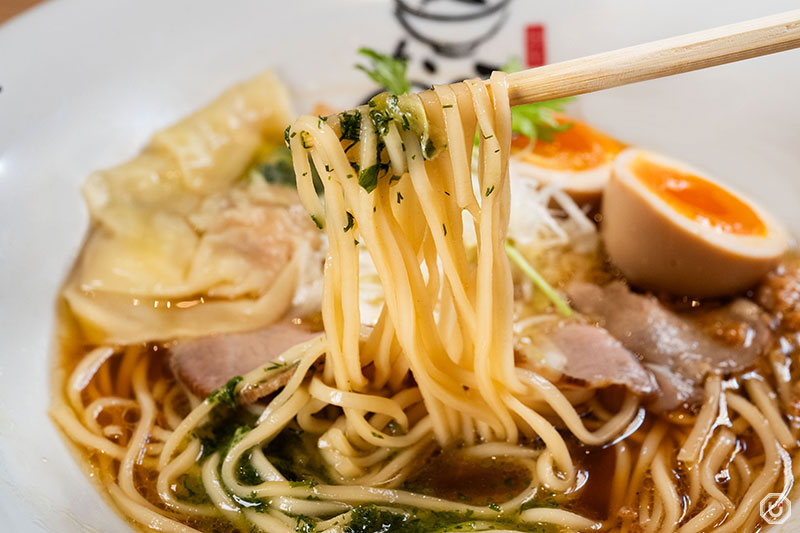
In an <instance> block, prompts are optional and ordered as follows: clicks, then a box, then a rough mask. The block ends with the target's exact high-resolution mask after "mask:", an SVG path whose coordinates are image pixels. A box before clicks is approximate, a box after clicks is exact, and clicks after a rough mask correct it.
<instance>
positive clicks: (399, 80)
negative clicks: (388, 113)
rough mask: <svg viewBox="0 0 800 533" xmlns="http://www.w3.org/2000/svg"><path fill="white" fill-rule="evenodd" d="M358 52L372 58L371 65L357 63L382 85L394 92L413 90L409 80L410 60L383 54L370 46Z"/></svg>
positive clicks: (359, 67) (358, 66)
mask: <svg viewBox="0 0 800 533" xmlns="http://www.w3.org/2000/svg"><path fill="white" fill-rule="evenodd" d="M358 53H359V54H361V55H363V56H364V57H366V58H367V59H369V60H370V62H371V65H370V66H364V65H356V68H357V69H359V70H362V71H364V72H365V73H366V74H367V76H369V77H370V78H372V80H373V81H375V82H376V83H377V84H379V85H380V86H381V87H384V88H385V89H386V90H387V91H389V92H390V93H392V94H404V93H407V92H409V91H410V90H411V82H409V81H408V77H407V70H408V60H407V59H403V58H399V57H392V56H389V55H385V54H381V53H379V52H376V51H375V50H372V49H370V48H360V49H359V50H358Z"/></svg>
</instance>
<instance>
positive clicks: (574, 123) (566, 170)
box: [510, 115, 625, 204]
mask: <svg viewBox="0 0 800 533" xmlns="http://www.w3.org/2000/svg"><path fill="white" fill-rule="evenodd" d="M556 120H557V121H558V122H559V123H561V124H565V123H569V124H571V126H570V127H569V128H568V129H566V130H565V131H562V132H558V133H555V134H553V136H552V139H548V140H544V139H538V140H537V141H536V142H535V143H533V144H532V145H531V142H530V139H529V138H528V137H526V136H524V135H515V136H514V138H513V139H512V142H511V156H512V157H511V163H510V164H511V166H512V172H514V173H515V174H517V175H518V176H521V177H529V178H532V179H535V180H537V181H538V182H540V183H543V184H547V183H553V182H556V183H558V184H559V185H561V187H562V188H563V190H564V191H565V192H567V194H569V195H570V196H572V197H573V198H574V199H575V200H576V201H577V202H578V203H579V204H584V203H591V204H596V203H598V201H599V199H600V195H601V194H602V192H603V188H604V187H605V185H606V183H607V182H608V178H609V176H610V175H611V168H612V166H613V164H614V159H615V158H616V157H617V155H618V154H619V153H620V152H621V151H622V150H624V149H625V145H624V144H623V143H621V142H619V141H617V140H616V139H613V138H611V137H609V136H608V135H606V134H604V133H602V132H600V131H598V130H596V129H594V128H593V127H591V126H589V125H588V124H586V123H585V122H581V121H579V120H575V119H574V118H572V117H567V116H565V115H559V116H558V117H557V118H556Z"/></svg>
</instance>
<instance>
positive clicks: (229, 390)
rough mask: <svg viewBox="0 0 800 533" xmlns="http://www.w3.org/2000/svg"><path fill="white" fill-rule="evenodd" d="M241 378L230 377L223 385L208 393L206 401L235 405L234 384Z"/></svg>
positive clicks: (229, 405) (215, 403)
mask: <svg viewBox="0 0 800 533" xmlns="http://www.w3.org/2000/svg"><path fill="white" fill-rule="evenodd" d="M242 379H243V378H242V376H236V377H234V378H231V379H230V381H228V382H227V383H226V384H225V385H223V386H222V387H220V388H218V389H217V390H215V391H214V392H212V393H211V394H209V395H208V398H207V399H206V401H207V402H208V403H210V404H211V405H227V406H228V407H236V385H238V384H239V382H240V381H242Z"/></svg>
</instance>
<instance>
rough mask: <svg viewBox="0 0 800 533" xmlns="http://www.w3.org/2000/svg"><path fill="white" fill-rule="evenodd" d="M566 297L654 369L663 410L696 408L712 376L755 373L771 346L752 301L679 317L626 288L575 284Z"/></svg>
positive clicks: (762, 317) (765, 325) (761, 316)
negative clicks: (704, 384)
mask: <svg viewBox="0 0 800 533" xmlns="http://www.w3.org/2000/svg"><path fill="white" fill-rule="evenodd" d="M567 292H568V294H569V297H570V299H571V300H572V304H573V305H574V307H575V308H576V309H577V310H579V311H580V312H581V313H584V314H586V315H588V316H590V317H592V318H595V319H597V320H598V321H599V323H600V324H601V325H602V326H603V327H605V328H606V329H607V330H608V331H609V332H610V333H611V334H612V335H613V336H614V337H616V338H617V339H619V341H620V342H621V343H622V344H623V346H625V347H626V348H627V349H629V350H631V351H632V352H634V353H636V354H637V355H639V357H641V358H642V360H643V362H644V363H645V364H646V365H648V366H649V367H651V368H653V369H654V373H655V375H656V378H657V380H658V382H659V386H660V388H661V389H662V397H661V398H660V401H659V402H658V403H659V405H660V406H661V407H663V408H664V409H671V408H674V407H677V406H679V405H682V404H684V403H691V402H693V401H694V399H695V398H696V397H697V396H696V390H695V389H696V388H697V387H699V385H700V384H701V383H702V381H703V378H704V377H705V376H706V374H708V373H709V372H717V373H729V372H736V371H740V370H745V369H747V368H749V367H751V366H752V365H753V364H754V363H755V361H756V360H757V359H758V357H759V356H760V355H761V354H762V353H763V352H764V350H765V349H766V348H767V346H768V345H769V344H770V342H771V333H770V330H769V325H768V322H767V318H766V315H765V313H764V312H763V311H761V309H760V308H759V307H758V306H757V305H756V304H754V303H753V302H751V301H749V300H744V299H740V300H736V301H734V302H733V303H731V304H729V305H727V306H725V307H722V308H719V309H716V310H714V311H710V312H702V313H689V314H686V315H679V314H677V313H674V312H672V311H670V310H669V309H667V308H666V307H664V306H663V305H662V304H661V303H660V302H659V301H658V299H657V298H655V297H653V296H643V295H640V294H636V293H634V292H632V291H631V290H630V289H629V288H628V287H627V286H626V285H625V284H624V283H621V282H614V283H610V284H608V285H606V286H603V287H600V286H597V285H593V284H588V283H576V284H572V285H571V286H570V287H569V288H568V291H567Z"/></svg>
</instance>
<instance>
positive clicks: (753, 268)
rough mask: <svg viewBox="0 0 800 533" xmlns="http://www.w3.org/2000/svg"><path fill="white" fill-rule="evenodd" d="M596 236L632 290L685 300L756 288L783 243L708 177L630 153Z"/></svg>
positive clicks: (752, 207) (609, 192)
mask: <svg viewBox="0 0 800 533" xmlns="http://www.w3.org/2000/svg"><path fill="white" fill-rule="evenodd" d="M602 214H603V222H602V234H603V239H604V241H605V246H606V250H607V251H608V254H609V257H610V258H611V260H612V262H613V263H614V264H616V265H617V267H619V269H620V270H621V271H622V273H623V274H624V275H625V276H626V277H627V278H628V280H629V281H630V282H631V283H633V284H634V285H639V286H642V287H646V288H649V289H654V290H666V291H668V292H671V293H673V294H678V295H684V296H697V297H704V296H723V295H726V294H732V293H735V292H737V291H741V290H743V289H746V288H748V287H750V286H752V285H753V284H755V283H756V282H757V281H758V280H759V279H760V278H761V277H762V276H763V275H764V274H766V273H767V272H768V271H769V270H770V269H771V268H773V267H774V266H775V264H776V262H777V261H778V259H779V258H780V257H781V255H783V253H784V252H785V251H786V249H787V247H788V244H789V236H788V233H787V231H786V230H785V229H784V228H783V226H781V225H780V224H779V223H778V222H777V220H775V219H774V218H773V217H772V216H770V215H769V213H767V212H766V211H765V210H764V209H762V208H761V207H759V206H758V205H757V204H755V203H754V202H753V201H751V200H749V199H747V198H745V197H744V196H743V195H742V194H740V193H737V192H735V191H734V190H732V189H730V188H729V187H727V186H724V185H722V184H721V183H720V182H718V181H716V180H714V179H713V178H711V177H710V176H708V175H707V174H705V173H703V172H701V171H699V170H697V169H695V168H692V167H690V166H689V165H686V164H684V163H681V162H679V161H676V160H674V159H670V158H667V157H664V156H662V155H659V154H656V153H653V152H649V151H645V150H640V149H634V148H629V149H627V150H625V151H623V152H622V153H621V154H619V156H618V157H617V159H616V161H615V162H614V166H613V171H612V173H611V178H610V179H609V181H608V185H607V186H606V190H605V193H604V195H603V205H602Z"/></svg>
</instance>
